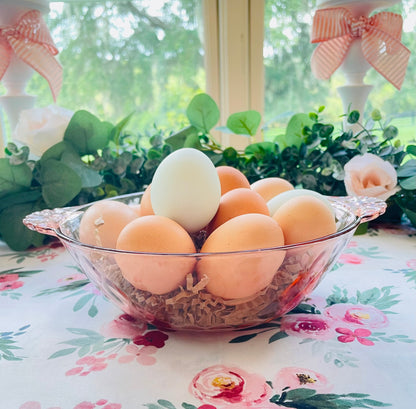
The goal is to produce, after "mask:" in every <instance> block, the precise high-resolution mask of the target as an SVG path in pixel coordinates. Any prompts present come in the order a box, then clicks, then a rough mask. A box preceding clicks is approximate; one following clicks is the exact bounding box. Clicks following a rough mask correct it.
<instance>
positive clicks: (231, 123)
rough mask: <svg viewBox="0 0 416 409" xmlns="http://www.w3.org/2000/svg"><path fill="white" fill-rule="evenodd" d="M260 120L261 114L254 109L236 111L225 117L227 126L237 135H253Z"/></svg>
mask: <svg viewBox="0 0 416 409" xmlns="http://www.w3.org/2000/svg"><path fill="white" fill-rule="evenodd" d="M260 122H261V115H260V113H259V112H257V111H254V110H249V111H243V112H237V113H235V114H232V115H230V116H229V117H228V119H227V128H228V129H230V130H231V131H232V132H234V133H235V134H237V135H247V136H254V135H255V134H256V132H257V129H258V127H259V125H260Z"/></svg>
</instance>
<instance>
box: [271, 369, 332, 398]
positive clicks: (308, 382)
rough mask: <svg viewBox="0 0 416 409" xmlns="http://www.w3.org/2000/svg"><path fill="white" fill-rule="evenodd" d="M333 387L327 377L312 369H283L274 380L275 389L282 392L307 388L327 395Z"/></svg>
mask: <svg viewBox="0 0 416 409" xmlns="http://www.w3.org/2000/svg"><path fill="white" fill-rule="evenodd" d="M332 387H333V386H332V385H331V384H330V383H329V382H328V380H327V379H326V377H325V376H323V375H321V374H319V373H318V372H315V371H313V370H311V369H306V368H298V367H286V368H283V369H281V370H280V371H279V372H278V373H277V374H276V377H275V379H274V380H273V388H274V389H275V390H280V391H282V390H283V389H286V388H289V389H297V388H307V389H313V390H315V391H316V392H318V393H327V392H330V391H331V389H332Z"/></svg>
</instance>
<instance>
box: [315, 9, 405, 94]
mask: <svg viewBox="0 0 416 409" xmlns="http://www.w3.org/2000/svg"><path fill="white" fill-rule="evenodd" d="M402 25H403V20H402V16H401V15H400V14H395V13H391V12H387V11H383V12H381V13H377V14H375V15H373V16H372V17H364V16H362V17H360V18H358V19H356V18H353V17H352V14H351V12H350V11H349V10H347V9H345V8H342V7H335V8H328V9H321V10H317V12H316V13H315V16H314V19H313V25H312V34H311V42H312V43H320V44H319V45H318V46H317V47H316V49H315V51H314V53H313V54H312V60H311V68H312V72H313V73H314V74H315V76H316V77H317V78H319V79H328V78H330V77H331V75H332V74H333V73H334V72H335V71H336V70H337V69H338V67H339V66H340V65H341V64H342V62H343V61H344V58H345V57H346V55H347V53H348V50H349V48H350V45H351V43H352V42H353V41H354V40H355V39H357V38H361V48H362V52H363V55H364V57H365V59H366V60H367V61H368V62H369V64H370V65H372V66H373V67H374V68H375V69H376V70H377V71H378V72H379V73H380V74H381V75H383V77H384V78H386V79H387V81H389V82H390V83H391V84H393V85H394V86H395V87H396V88H397V89H400V87H401V86H402V83H403V80H404V76H405V74H406V68H407V63H408V60H409V56H410V51H409V50H408V49H407V48H406V47H405V46H404V45H403V44H402V43H401V34H402Z"/></svg>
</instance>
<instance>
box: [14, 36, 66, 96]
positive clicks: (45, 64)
mask: <svg viewBox="0 0 416 409" xmlns="http://www.w3.org/2000/svg"><path fill="white" fill-rule="evenodd" d="M9 42H10V45H11V47H12V49H13V51H14V52H15V54H16V55H17V57H19V58H20V59H21V60H23V61H24V62H25V63H26V64H27V65H29V66H31V67H32V68H33V69H34V70H35V71H37V72H38V73H39V74H40V75H41V76H42V77H44V78H45V79H46V81H48V84H49V87H50V89H51V92H52V97H53V100H54V101H55V102H56V98H57V96H58V94H59V92H60V90H61V87H62V71H63V70H62V66H61V64H59V62H58V61H57V60H56V59H55V57H54V56H53V55H51V54H50V52H49V51H48V49H47V48H45V47H44V46H43V45H42V44H38V43H29V44H27V43H24V44H22V43H21V41H19V40H18V39H13V40H10V41H9Z"/></svg>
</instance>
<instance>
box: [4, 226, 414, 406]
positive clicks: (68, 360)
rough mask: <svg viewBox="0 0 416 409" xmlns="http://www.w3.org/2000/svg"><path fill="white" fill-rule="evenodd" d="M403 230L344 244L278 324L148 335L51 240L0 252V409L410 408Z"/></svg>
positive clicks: (410, 289)
mask: <svg viewBox="0 0 416 409" xmlns="http://www.w3.org/2000/svg"><path fill="white" fill-rule="evenodd" d="M415 311H416V230H415V229H412V228H411V227H406V226H401V227H397V226H396V227H390V228H385V227H384V228H373V229H370V230H369V232H368V233H367V234H365V235H361V236H354V238H353V240H352V241H351V243H350V245H349V246H348V248H347V249H346V250H345V252H344V254H342V256H341V257H340V259H339V261H338V263H337V264H336V266H335V267H334V269H333V270H332V271H331V272H330V273H328V274H327V276H326V277H325V279H324V280H323V281H322V282H321V283H320V285H319V286H318V288H317V289H316V290H315V291H314V292H313V294H312V296H311V297H310V298H309V299H307V300H305V302H304V303H303V304H301V305H300V306H299V307H298V308H296V309H295V310H294V311H292V312H291V313H290V314H287V315H286V316H284V317H283V318H282V319H280V320H275V321H272V322H270V323H269V324H267V325H264V326H262V327H259V328H254V329H250V330H244V331H236V332H228V333H223V334H216V335H214V334H211V335H209V334H198V335H195V334H185V333H177V332H162V331H160V330H158V329H156V328H153V327H151V326H148V325H146V324H144V323H142V322H137V321H135V320H134V319H133V318H132V317H130V316H128V315H125V314H123V313H122V312H121V311H119V310H118V309H117V308H116V307H114V306H112V305H111V304H110V303H109V302H108V301H107V300H106V299H105V298H104V297H103V296H102V295H101V294H100V293H99V292H98V291H97V290H96V289H95V288H94V287H93V286H92V285H91V284H90V283H89V281H88V280H87V279H86V278H85V276H84V275H83V274H82V273H81V272H80V271H79V270H78V269H77V268H76V267H75V265H74V262H73V261H72V259H71V257H70V255H69V254H68V253H67V252H66V251H65V250H64V249H63V247H61V246H59V245H58V244H57V243H54V244H51V245H49V246H48V247H44V248H38V249H35V250H32V251H27V252H20V253H15V252H12V251H11V250H10V249H8V248H7V246H6V245H5V244H2V245H0V314H1V315H0V407H1V408H2V409H52V408H53V409H92V408H97V409H99V408H102V409H135V408H142V407H145V408H146V407H147V408H149V409H175V408H176V409H179V408H182V409H197V408H199V409H215V408H216V409H221V408H231V409H234V408H251V407H253V408H260V409H264V408H279V407H290V408H304V409H313V408H318V409H326V408H328V409H329V408H379V407H390V408H395V409H414V408H415V407H416V313H415Z"/></svg>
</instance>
